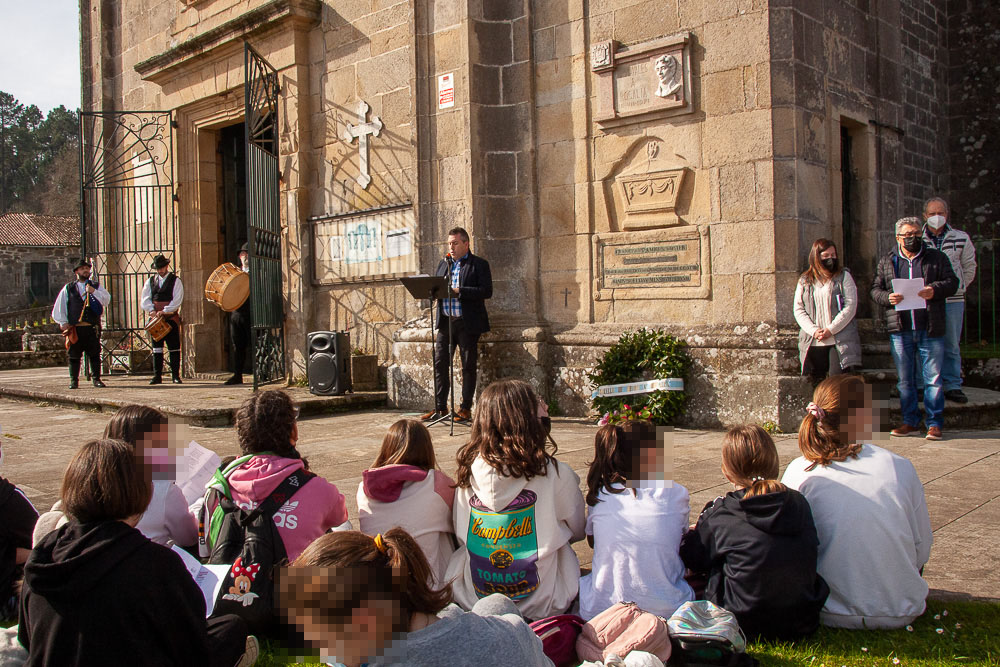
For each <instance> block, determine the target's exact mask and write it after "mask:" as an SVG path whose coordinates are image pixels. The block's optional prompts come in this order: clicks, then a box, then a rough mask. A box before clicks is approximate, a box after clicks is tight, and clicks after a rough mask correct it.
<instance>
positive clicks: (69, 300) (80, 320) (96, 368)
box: [52, 260, 111, 389]
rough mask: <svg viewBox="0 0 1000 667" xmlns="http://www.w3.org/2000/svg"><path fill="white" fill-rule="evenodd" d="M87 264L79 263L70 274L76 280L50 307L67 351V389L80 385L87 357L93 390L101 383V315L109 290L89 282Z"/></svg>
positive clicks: (88, 265) (109, 297)
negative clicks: (84, 356) (81, 365)
mask: <svg viewBox="0 0 1000 667" xmlns="http://www.w3.org/2000/svg"><path fill="white" fill-rule="evenodd" d="M90 269H91V265H90V262H88V261H86V260H81V261H80V263H79V264H77V265H76V268H75V269H73V272H74V273H76V280H74V281H73V282H70V283H67V284H66V286H65V287H63V288H62V290H60V291H59V295H58V296H57V297H56V301H55V303H54V304H52V319H53V320H55V321H56V322H58V323H59V327H60V329H62V332H63V335H64V336H65V337H66V349H67V350H69V388H70V389H76V388H78V387H79V386H80V362H81V361H82V360H83V355H84V354H86V355H87V361H88V362H89V363H90V377H91V378H92V379H93V381H94V386H95V387H104V386H106V385H105V384H104V383H103V382H101V315H102V314H103V313H104V309H105V308H106V307H107V305H108V304H109V303H111V295H110V294H108V290H106V289H104V288H103V287H102V286H100V285H98V284H97V282H95V281H93V280H91V279H90Z"/></svg>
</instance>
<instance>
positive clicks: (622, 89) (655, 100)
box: [591, 34, 692, 125]
mask: <svg viewBox="0 0 1000 667" xmlns="http://www.w3.org/2000/svg"><path fill="white" fill-rule="evenodd" d="M596 46H599V45H595V47H596ZM599 63H600V64H599ZM591 69H592V70H593V72H594V74H595V75H596V76H597V107H598V108H597V112H596V113H595V116H594V118H595V120H597V122H599V123H601V124H603V125H614V124H621V123H622V122H625V121H626V119H631V118H636V119H637V120H645V119H647V118H649V117H657V116H662V115H673V114H677V113H688V112H690V111H691V110H692V105H691V67H690V38H689V35H686V34H685V35H681V36H678V37H669V38H666V39H660V40H656V41H654V42H647V43H645V44H638V45H635V46H630V47H627V48H621V49H618V50H617V51H613V52H612V53H611V56H610V57H609V58H601V59H598V58H595V57H594V52H593V51H592V53H591Z"/></svg>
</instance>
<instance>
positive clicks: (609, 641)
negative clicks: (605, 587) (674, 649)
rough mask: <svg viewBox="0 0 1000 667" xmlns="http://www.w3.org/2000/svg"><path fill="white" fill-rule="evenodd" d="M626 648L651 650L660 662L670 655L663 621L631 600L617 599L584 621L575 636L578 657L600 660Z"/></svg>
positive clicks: (667, 636) (625, 651)
mask: <svg viewBox="0 0 1000 667" xmlns="http://www.w3.org/2000/svg"><path fill="white" fill-rule="evenodd" d="M630 651H645V652H646V653H652V654H653V655H655V656H656V657H657V658H659V659H660V660H662V661H663V662H664V663H666V662H667V660H669V659H670V633H669V631H668V630H667V622H666V621H665V620H664V619H662V618H660V617H659V616H656V615H654V614H650V613H649V612H648V611H643V610H642V609H640V608H639V607H638V606H637V605H636V604H635V603H634V602H619V603H617V604H615V605H613V606H612V607H611V608H610V609H606V610H605V611H602V612H601V613H600V614H598V615H597V616H595V617H594V618H592V619H590V620H589V621H587V622H586V623H585V624H584V626H583V630H582V631H581V632H580V636H579V637H578V638H577V640H576V653H577V655H578V656H579V658H580V659H581V660H589V661H593V662H597V661H604V660H606V659H607V657H608V656H610V655H612V654H614V655H618V656H621V657H623V658H624V657H625V656H627V655H628V654H629V652H630Z"/></svg>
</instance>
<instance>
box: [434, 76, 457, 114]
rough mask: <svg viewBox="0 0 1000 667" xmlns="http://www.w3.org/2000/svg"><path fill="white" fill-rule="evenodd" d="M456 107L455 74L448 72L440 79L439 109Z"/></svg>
mask: <svg viewBox="0 0 1000 667" xmlns="http://www.w3.org/2000/svg"><path fill="white" fill-rule="evenodd" d="M453 106H455V73H454V72H448V73H447V74H442V75H440V76H439V77H438V109H450V108H451V107H453Z"/></svg>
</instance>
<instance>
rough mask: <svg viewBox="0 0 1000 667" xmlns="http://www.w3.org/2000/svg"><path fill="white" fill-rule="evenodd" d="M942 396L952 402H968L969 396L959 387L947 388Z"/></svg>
mask: <svg viewBox="0 0 1000 667" xmlns="http://www.w3.org/2000/svg"><path fill="white" fill-rule="evenodd" d="M944 397H945V398H946V399H947V400H949V401H951V402H952V403H962V404H964V403H968V402H969V397H968V396H966V395H965V392H964V391H962V390H961V389H949V390H948V391H946V392H944Z"/></svg>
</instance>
